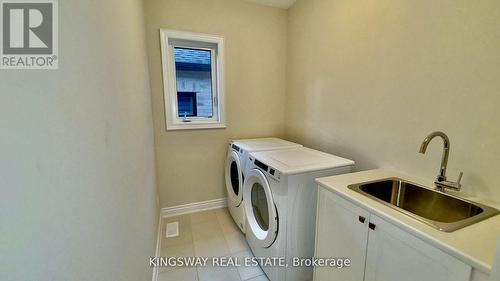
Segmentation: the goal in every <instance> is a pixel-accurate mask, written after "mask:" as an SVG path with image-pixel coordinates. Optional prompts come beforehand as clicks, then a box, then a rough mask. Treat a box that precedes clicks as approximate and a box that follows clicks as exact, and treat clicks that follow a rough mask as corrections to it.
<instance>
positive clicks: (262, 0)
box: [246, 0, 296, 9]
mask: <svg viewBox="0 0 500 281" xmlns="http://www.w3.org/2000/svg"><path fill="white" fill-rule="evenodd" d="M246 1H248V2H254V3H257V4H262V5H267V6H273V7H279V8H283V9H288V8H289V7H290V6H292V5H293V3H295V1H296V0H246Z"/></svg>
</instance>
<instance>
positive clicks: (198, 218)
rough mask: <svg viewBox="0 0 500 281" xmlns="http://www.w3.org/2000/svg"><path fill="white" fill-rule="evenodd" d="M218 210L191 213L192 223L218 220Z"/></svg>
mask: <svg viewBox="0 0 500 281" xmlns="http://www.w3.org/2000/svg"><path fill="white" fill-rule="evenodd" d="M216 214H217V212H216V210H209V211H204V212H199V213H193V214H191V224H197V223H202V222H217V215H216Z"/></svg>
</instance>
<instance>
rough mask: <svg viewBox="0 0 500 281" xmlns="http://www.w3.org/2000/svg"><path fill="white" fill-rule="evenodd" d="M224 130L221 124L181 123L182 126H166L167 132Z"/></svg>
mask: <svg viewBox="0 0 500 281" xmlns="http://www.w3.org/2000/svg"><path fill="white" fill-rule="evenodd" d="M225 128H226V124H223V123H182V124H168V125H167V131H178V130H205V129H225Z"/></svg>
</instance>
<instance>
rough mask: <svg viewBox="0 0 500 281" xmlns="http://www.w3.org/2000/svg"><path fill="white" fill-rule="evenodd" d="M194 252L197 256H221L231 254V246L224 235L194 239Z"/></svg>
mask: <svg viewBox="0 0 500 281" xmlns="http://www.w3.org/2000/svg"><path fill="white" fill-rule="evenodd" d="M194 253H195V255H196V256H197V257H220V256H225V255H228V254H229V248H228V246H227V243H226V240H225V239H224V238H223V237H216V238H208V239H203V240H196V241H194Z"/></svg>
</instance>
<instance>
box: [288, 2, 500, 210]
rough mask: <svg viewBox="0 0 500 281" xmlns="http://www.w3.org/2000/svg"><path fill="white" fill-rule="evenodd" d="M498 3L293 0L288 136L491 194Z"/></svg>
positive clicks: (498, 94) (369, 164) (498, 99)
mask: <svg viewBox="0 0 500 281" xmlns="http://www.w3.org/2000/svg"><path fill="white" fill-rule="evenodd" d="M499 26H500V1H497V0H486V1H468V0H442V1H434V0H421V1H400V0H368V1H349V0H336V1H331V0H298V1H297V3H296V4H295V5H294V6H293V7H292V8H291V9H290V10H289V14H288V44H287V46H288V58H287V107H286V109H287V113H286V116H287V118H286V120H287V122H286V125H287V135H288V136H289V137H290V138H291V139H292V140H294V141H298V142H302V143H304V144H305V145H308V146H312V147H314V148H317V149H321V150H325V151H327V152H331V153H334V154H339V155H341V156H345V157H347V158H351V159H354V160H356V163H357V168H358V170H364V169H371V168H378V167H382V168H389V169H395V170H399V171H402V172H406V173H410V174H414V175H416V176H421V177H425V178H429V179H431V178H435V177H436V175H437V174H438V171H439V163H440V157H441V152H442V142H441V141H440V140H439V139H436V140H434V141H433V142H432V144H430V145H429V149H428V150H427V154H426V155H421V154H419V153H418V149H419V146H420V144H421V142H422V140H423V139H424V138H425V136H426V135H427V134H428V133H430V132H432V131H435V130H442V131H444V132H446V133H447V134H448V135H449V137H450V139H451V153H450V159H449V165H448V167H449V170H448V175H449V178H450V179H451V180H455V179H456V177H457V176H458V173H459V171H464V177H463V184H464V191H465V192H469V193H474V194H477V195H479V196H482V197H487V198H490V199H492V200H496V201H500V186H499V184H498V183H499V182H500V173H499V170H498V163H500V121H499V120H500V119H499V116H500V115H499V106H500V82H499V81H500V80H499V77H500V56H499V50H500V28H499Z"/></svg>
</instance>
